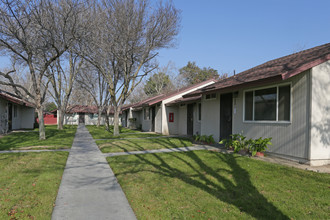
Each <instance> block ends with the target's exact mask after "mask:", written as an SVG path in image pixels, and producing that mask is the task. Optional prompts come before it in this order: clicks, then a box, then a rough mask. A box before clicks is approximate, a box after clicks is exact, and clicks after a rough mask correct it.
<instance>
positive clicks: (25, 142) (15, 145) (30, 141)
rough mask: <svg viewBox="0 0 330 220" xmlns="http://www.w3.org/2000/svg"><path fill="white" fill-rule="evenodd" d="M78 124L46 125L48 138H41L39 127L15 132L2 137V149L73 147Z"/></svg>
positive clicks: (0, 145) (0, 144)
mask: <svg viewBox="0 0 330 220" xmlns="http://www.w3.org/2000/svg"><path fill="white" fill-rule="evenodd" d="M76 130H77V126H65V127H64V130H57V126H56V125H47V126H46V140H39V132H38V129H35V130H33V131H28V132H13V133H11V134H9V135H6V136H4V137H2V138H0V150H17V149H22V148H23V149H62V148H71V146H72V142H73V139H74V135H75V133H76Z"/></svg>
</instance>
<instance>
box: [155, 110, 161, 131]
mask: <svg viewBox="0 0 330 220" xmlns="http://www.w3.org/2000/svg"><path fill="white" fill-rule="evenodd" d="M155 112H156V118H155V132H157V133H162V109H161V106H160V105H157V106H156V111H155Z"/></svg>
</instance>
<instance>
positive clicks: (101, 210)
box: [52, 125, 136, 220]
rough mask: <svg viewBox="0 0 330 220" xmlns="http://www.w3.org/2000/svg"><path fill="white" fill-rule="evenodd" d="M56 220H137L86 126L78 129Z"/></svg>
mask: <svg viewBox="0 0 330 220" xmlns="http://www.w3.org/2000/svg"><path fill="white" fill-rule="evenodd" d="M52 219H53V220H58V219H70V220H73V219H79V220H83V219H98V220H102V219H136V217H135V215H134V212H133V210H132V209H131V207H130V206H129V203H128V201H127V199H126V197H125V194H124V192H123V191H122V189H121V187H120V185H119V184H118V182H117V179H116V177H115V176H114V174H113V172H112V170H111V168H110V167H109V165H108V163H107V161H106V159H105V157H104V156H103V155H102V153H101V151H100V150H99V149H98V147H97V145H96V144H95V141H94V140H93V138H92V136H91V135H90V134H89V132H88V130H87V129H86V127H85V126H84V125H79V126H78V129H77V133H76V136H75V139H74V142H73V145H72V148H71V151H70V154H69V158H68V161H67V164H66V167H65V170H64V173H63V177H62V182H61V185H60V188H59V192H58V195H57V198H56V204H55V207H54V210H53V214H52Z"/></svg>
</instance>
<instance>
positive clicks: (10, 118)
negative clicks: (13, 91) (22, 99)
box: [8, 103, 13, 131]
mask: <svg viewBox="0 0 330 220" xmlns="http://www.w3.org/2000/svg"><path fill="white" fill-rule="evenodd" d="M12 129H13V105H12V104H11V103H8V130H9V131H11V130H12Z"/></svg>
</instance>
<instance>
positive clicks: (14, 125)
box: [0, 90, 35, 133]
mask: <svg viewBox="0 0 330 220" xmlns="http://www.w3.org/2000/svg"><path fill="white" fill-rule="evenodd" d="M34 110H35V109H34V108H33V107H32V104H31V103H29V102H26V101H24V100H22V99H21V98H19V97H18V96H16V95H14V94H11V93H9V92H6V91H3V90H0V133H6V132H8V131H11V130H17V129H33V128H34V119H35V116H34Z"/></svg>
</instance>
